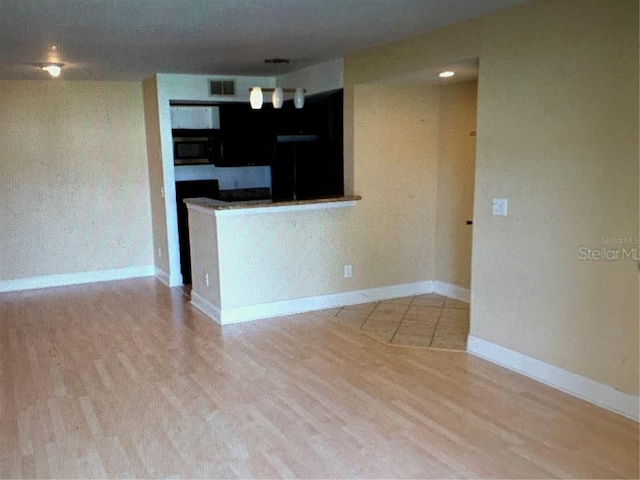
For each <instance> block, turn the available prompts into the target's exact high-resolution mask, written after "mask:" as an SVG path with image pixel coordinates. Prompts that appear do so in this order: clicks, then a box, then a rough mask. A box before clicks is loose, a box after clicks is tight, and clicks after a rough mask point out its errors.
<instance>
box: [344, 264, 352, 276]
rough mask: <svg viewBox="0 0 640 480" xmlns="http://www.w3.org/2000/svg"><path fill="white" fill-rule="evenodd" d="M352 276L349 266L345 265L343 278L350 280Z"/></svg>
mask: <svg viewBox="0 0 640 480" xmlns="http://www.w3.org/2000/svg"><path fill="white" fill-rule="evenodd" d="M352 275H353V269H352V268H351V265H345V266H344V278H351V276H352Z"/></svg>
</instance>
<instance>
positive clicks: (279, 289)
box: [185, 196, 361, 325]
mask: <svg viewBox="0 0 640 480" xmlns="http://www.w3.org/2000/svg"><path fill="white" fill-rule="evenodd" d="M360 199H361V198H360V197H359V196H346V197H331V198H320V199H313V200H290V201H282V202H271V201H263V200H258V201H250V202H233V203H229V202H223V201H220V200H213V199H208V198H192V199H186V200H185V203H186V205H187V208H188V211H189V232H190V237H191V268H192V290H191V302H192V303H193V304H194V305H195V306H196V307H197V308H198V309H200V310H202V311H203V312H204V313H206V314H207V315H208V316H210V317H211V318H213V319H214V320H215V321H216V322H218V323H219V324H221V325H226V324H230V323H237V322H244V321H249V320H256V319H258V318H266V317H273V316H277V315H285V314H290V313H296V312H301V311H309V310H315V309H321V308H328V307H329V306H332V305H330V304H328V303H327V302H328V301H329V303H330V298H331V294H333V293H334V292H335V288H336V285H338V284H340V282H344V281H348V280H350V279H345V278H344V275H343V272H344V265H345V264H347V263H348V259H347V258H342V256H343V255H344V254H343V253H341V252H337V251H335V249H333V248H332V245H335V244H336V242H338V243H343V242H344V240H345V239H347V238H352V235H353V232H351V231H350V229H351V227H350V225H352V222H351V221H350V219H351V217H352V215H353V214H354V208H353V207H355V206H356V204H357V201H358V200H360Z"/></svg>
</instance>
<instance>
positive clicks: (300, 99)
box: [293, 87, 304, 108]
mask: <svg viewBox="0 0 640 480" xmlns="http://www.w3.org/2000/svg"><path fill="white" fill-rule="evenodd" d="M293 104H294V105H295V107H296V108H302V107H304V89H303V88H300V87H298V88H296V92H295V93H294V94H293Z"/></svg>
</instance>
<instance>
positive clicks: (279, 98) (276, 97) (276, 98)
mask: <svg viewBox="0 0 640 480" xmlns="http://www.w3.org/2000/svg"><path fill="white" fill-rule="evenodd" d="M283 101H284V92H283V91H282V88H280V87H278V88H275V89H274V90H273V96H272V97H271V103H273V108H282V102H283Z"/></svg>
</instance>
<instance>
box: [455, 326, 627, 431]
mask: <svg viewBox="0 0 640 480" xmlns="http://www.w3.org/2000/svg"><path fill="white" fill-rule="evenodd" d="M467 350H468V352H469V353H472V354H473V355H476V356H478V357H481V358H484V359H485V360H488V361H490V362H492V363H496V364H498V365H501V366H503V367H505V368H508V369H509V370H513V371H516V372H518V373H521V374H523V375H525V376H527V377H530V378H533V379H535V380H538V381H539V382H542V383H544V384H546V385H549V386H551V387H554V388H557V389H558V390H562V391H563V392H566V393H568V394H570V395H573V396H575V397H578V398H581V399H583V400H586V401H587V402H590V403H593V404H595V405H598V406H599V407H602V408H605V409H607V410H610V411H612V412H615V413H619V414H620V415H624V416H625V417H627V418H630V419H632V420H635V421H636V422H637V421H640V400H639V398H638V396H637V395H631V394H628V393H623V392H620V391H619V390H616V389H615V388H613V387H611V386H609V385H605V384H604V383H600V382H596V381H595V380H592V379H590V378H587V377H583V376H582V375H578V374H577V373H573V372H569V371H568V370H564V369H562V368H559V367H556V366H555V365H551V364H549V363H546V362H543V361H541V360H538V359H536V358H533V357H529V356H528V355H524V354H522V353H519V352H516V351H514V350H510V349H508V348H505V347H502V346H500V345H497V344H495V343H492V342H489V341H487V340H483V339H482V338H478V337H474V336H471V335H470V336H469V340H468V342H467Z"/></svg>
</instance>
